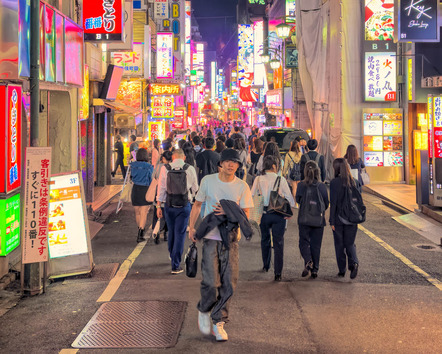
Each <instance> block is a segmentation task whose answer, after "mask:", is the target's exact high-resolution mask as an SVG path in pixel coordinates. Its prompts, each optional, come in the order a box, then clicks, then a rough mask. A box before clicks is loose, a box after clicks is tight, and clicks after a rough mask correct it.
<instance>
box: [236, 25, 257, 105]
mask: <svg viewBox="0 0 442 354" xmlns="http://www.w3.org/2000/svg"><path fill="white" fill-rule="evenodd" d="M253 37H254V35H253V26H252V25H238V82H239V97H240V99H241V100H242V101H244V102H256V101H257V100H258V93H257V92H256V91H255V90H252V85H253V83H254V48H253Z"/></svg>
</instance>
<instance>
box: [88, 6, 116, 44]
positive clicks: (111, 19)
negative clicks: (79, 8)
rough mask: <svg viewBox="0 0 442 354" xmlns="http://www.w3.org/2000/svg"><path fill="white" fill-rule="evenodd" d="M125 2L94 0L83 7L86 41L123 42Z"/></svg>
mask: <svg viewBox="0 0 442 354" xmlns="http://www.w3.org/2000/svg"><path fill="white" fill-rule="evenodd" d="M123 22H124V21H123V1H122V0H93V1H88V3H87V6H83V29H84V39H85V40H86V41H105V42H114V41H117V42H120V41H123V39H124V38H123Z"/></svg>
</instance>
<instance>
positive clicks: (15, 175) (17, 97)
mask: <svg viewBox="0 0 442 354" xmlns="http://www.w3.org/2000/svg"><path fill="white" fill-rule="evenodd" d="M0 107H2V109H1V110H0V137H1V139H0V150H1V151H4V153H5V155H6V161H5V162H4V164H3V165H2V167H1V169H0V193H9V192H11V191H13V190H14V189H16V188H18V187H20V184H21V87H20V86H13V85H9V86H0ZM5 155H3V156H5Z"/></svg>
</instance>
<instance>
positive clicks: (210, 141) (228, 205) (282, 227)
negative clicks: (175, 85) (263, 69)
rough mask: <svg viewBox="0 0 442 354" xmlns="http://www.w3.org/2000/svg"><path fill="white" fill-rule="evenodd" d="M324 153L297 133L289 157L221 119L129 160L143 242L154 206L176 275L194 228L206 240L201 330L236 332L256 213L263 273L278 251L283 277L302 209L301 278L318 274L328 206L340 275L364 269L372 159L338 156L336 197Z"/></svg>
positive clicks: (157, 230) (277, 270) (221, 334)
mask: <svg viewBox="0 0 442 354" xmlns="http://www.w3.org/2000/svg"><path fill="white" fill-rule="evenodd" d="M116 149H117V150H118V149H119V146H116ZM134 150H135V149H134ZM317 150H318V142H317V141H316V140H315V139H309V140H308V141H305V139H303V138H302V137H297V138H296V139H294V140H293V141H292V142H291V144H290V149H289V151H288V152H287V153H286V154H285V156H282V154H281V152H280V149H279V147H278V144H277V143H276V142H275V141H266V139H265V138H264V137H262V136H261V137H260V136H259V130H258V129H257V128H256V127H249V126H246V127H244V128H242V127H239V126H231V125H229V124H221V123H220V124H217V125H215V126H213V127H197V129H196V130H195V131H191V130H190V129H189V130H187V132H186V135H185V136H184V137H183V138H182V139H180V140H178V141H177V139H176V136H175V134H174V133H173V132H171V133H170V134H169V136H168V138H167V139H166V140H164V141H163V142H160V141H159V140H154V141H153V142H152V148H151V151H150V160H149V154H148V152H147V150H146V149H144V148H139V147H138V146H137V149H136V150H135V151H136V153H135V154H134V159H133V161H132V162H131V163H130V167H131V179H132V182H133V184H134V187H133V189H132V203H133V206H134V208H135V214H136V221H137V226H138V236H137V242H142V241H145V237H144V235H145V231H144V230H145V225H146V220H147V215H148V212H149V208H150V205H153V208H154V210H153V221H152V228H153V231H152V237H153V239H154V241H155V243H156V244H158V243H160V234H161V233H164V241H166V242H167V243H168V253H169V259H170V262H171V273H172V274H179V273H182V272H183V271H184V270H183V268H182V265H181V264H182V257H183V251H184V242H185V238H186V234H187V233H188V236H189V238H190V240H191V241H192V242H197V241H198V240H202V242H203V246H202V260H201V272H202V282H201V299H200V301H199V302H198V305H197V308H198V311H199V315H198V325H199V328H200V330H201V332H202V333H204V334H210V333H212V334H214V335H215V337H216V339H217V340H218V341H224V340H227V339H228V336H227V333H226V331H225V329H224V324H225V323H226V322H227V320H228V305H229V302H230V299H231V297H232V295H233V292H234V290H235V287H236V284H237V281H238V276H239V267H238V264H239V260H238V241H239V240H240V238H241V235H243V236H244V237H245V238H246V239H250V237H251V236H252V233H253V232H252V227H251V223H250V222H251V220H252V217H251V216H250V213H252V214H253V215H255V217H254V218H255V221H257V223H258V224H259V231H260V236H261V257H262V271H263V272H268V271H269V270H270V267H271V259H272V249H273V253H274V280H275V281H281V279H282V274H283V266H284V235H285V233H287V232H289V233H293V230H290V229H287V225H288V223H287V220H288V219H289V218H290V217H291V216H292V215H293V211H292V209H294V208H298V209H299V211H298V219H297V223H298V234H299V250H300V254H301V256H302V258H303V263H304V266H303V270H302V272H301V276H302V277H307V276H308V275H310V277H311V278H312V279H315V278H317V277H318V272H319V264H320V253H321V245H322V237H323V233H324V228H325V226H326V219H325V211H326V209H328V208H329V207H330V218H329V224H330V226H331V228H332V230H333V236H334V244H335V252H336V261H337V265H338V276H339V277H344V276H345V273H346V270H347V269H348V270H349V271H350V278H351V279H354V278H355V277H356V276H357V273H358V269H359V261H358V258H357V255H356V246H355V239H356V233H357V224H358V223H360V222H363V221H364V220H365V206H364V205H363V202H362V197H361V195H360V187H361V185H362V177H361V172H362V169H363V168H364V167H365V166H364V164H363V161H362V160H361V159H360V158H359V156H358V152H357V149H356V147H355V146H354V145H350V146H349V147H348V149H347V153H346V155H345V157H344V158H338V159H336V160H334V162H333V169H334V178H333V179H332V180H331V181H330V197H329V192H328V189H327V187H326V185H325V179H326V166H325V159H324V156H323V155H322V154H320V153H319V152H318V151H317ZM148 195H149V197H148ZM152 195H153V197H152ZM256 215H257V217H256Z"/></svg>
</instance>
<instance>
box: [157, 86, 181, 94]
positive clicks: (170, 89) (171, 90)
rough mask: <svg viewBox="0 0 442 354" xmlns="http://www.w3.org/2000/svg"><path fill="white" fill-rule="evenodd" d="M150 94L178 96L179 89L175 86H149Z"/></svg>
mask: <svg viewBox="0 0 442 354" xmlns="http://www.w3.org/2000/svg"><path fill="white" fill-rule="evenodd" d="M150 92H151V94H152V95H179V94H180V93H181V88H180V85H177V84H170V85H168V84H151V85H150Z"/></svg>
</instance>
